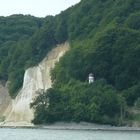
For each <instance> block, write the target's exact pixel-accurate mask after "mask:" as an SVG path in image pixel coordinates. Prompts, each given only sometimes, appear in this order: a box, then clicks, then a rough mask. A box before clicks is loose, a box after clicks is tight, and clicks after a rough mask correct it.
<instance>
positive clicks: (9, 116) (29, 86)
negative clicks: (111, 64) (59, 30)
mask: <svg viewBox="0 0 140 140" xmlns="http://www.w3.org/2000/svg"><path fill="white" fill-rule="evenodd" d="M68 49H69V43H67V42H66V43H64V44H61V45H58V46H57V47H56V48H54V49H52V50H51V51H50V52H49V53H48V55H47V57H46V58H45V59H44V60H43V61H42V62H41V63H39V64H38V66H35V67H32V68H29V69H27V70H26V72H25V74H24V81H23V86H22V89H21V90H20V91H19V94H18V95H17V97H16V98H15V99H14V100H12V102H9V106H8V107H7V109H6V111H5V112H4V114H3V115H4V116H5V117H6V118H5V122H4V125H24V126H25V125H31V120H32V119H33V110H31V109H30V103H31V102H32V100H33V99H34V98H35V96H37V91H39V90H46V89H48V88H50V87H51V85H52V81H51V77H50V70H51V69H52V68H53V67H54V66H55V63H56V62H57V61H59V58H60V57H61V56H63V54H64V53H65V52H66V51H67V50H68Z"/></svg>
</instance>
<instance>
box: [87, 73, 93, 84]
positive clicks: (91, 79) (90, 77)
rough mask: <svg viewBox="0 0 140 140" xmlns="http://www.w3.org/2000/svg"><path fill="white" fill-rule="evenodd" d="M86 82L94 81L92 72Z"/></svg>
mask: <svg viewBox="0 0 140 140" xmlns="http://www.w3.org/2000/svg"><path fill="white" fill-rule="evenodd" d="M88 82H89V84H91V83H93V82H94V75H93V73H90V74H89V76H88Z"/></svg>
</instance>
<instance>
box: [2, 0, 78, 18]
mask: <svg viewBox="0 0 140 140" xmlns="http://www.w3.org/2000/svg"><path fill="white" fill-rule="evenodd" d="M79 1H80V0H0V16H9V15H12V14H30V15H34V16H37V17H45V16H47V15H55V14H58V13H60V11H63V10H65V9H67V8H68V7H70V6H71V5H74V4H76V3H78V2H79Z"/></svg>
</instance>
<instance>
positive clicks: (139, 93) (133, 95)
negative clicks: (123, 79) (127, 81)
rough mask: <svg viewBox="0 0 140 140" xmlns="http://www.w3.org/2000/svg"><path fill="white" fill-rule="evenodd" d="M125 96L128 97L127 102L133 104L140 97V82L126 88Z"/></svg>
mask: <svg viewBox="0 0 140 140" xmlns="http://www.w3.org/2000/svg"><path fill="white" fill-rule="evenodd" d="M124 97H125V98H126V101H127V104H128V105H129V106H133V105H134V103H135V101H136V100H137V99H138V98H140V83H138V84H137V85H134V86H132V87H130V88H128V89H127V90H125V91H124Z"/></svg>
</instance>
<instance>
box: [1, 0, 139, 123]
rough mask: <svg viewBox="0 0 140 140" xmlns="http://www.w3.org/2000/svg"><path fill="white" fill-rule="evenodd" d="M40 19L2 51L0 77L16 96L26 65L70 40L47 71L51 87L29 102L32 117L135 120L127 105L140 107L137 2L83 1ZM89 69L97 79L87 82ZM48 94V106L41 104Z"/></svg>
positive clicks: (39, 120)
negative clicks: (64, 51)
mask: <svg viewBox="0 0 140 140" xmlns="http://www.w3.org/2000/svg"><path fill="white" fill-rule="evenodd" d="M43 21H45V22H44V24H43ZM39 23H40V24H37V25H38V26H35V27H34V28H35V30H32V33H29V34H28V36H29V37H27V38H28V39H27V38H26V36H27V33H25V34H24V32H23V31H21V32H22V34H21V38H19V40H18V42H17V41H16V43H12V44H10V47H8V51H6V53H5V55H4V56H3V57H1V56H2V55H3V54H4V53H2V55H0V57H1V59H0V78H1V79H2V80H5V81H7V80H9V81H10V86H9V90H10V94H11V96H12V97H15V96H16V94H17V91H18V90H19V89H20V88H21V86H22V82H23V73H24V71H25V69H27V68H28V67H31V66H34V65H37V64H38V63H39V62H40V61H41V60H42V59H43V58H44V57H45V56H46V54H47V52H48V51H49V50H50V49H51V48H52V47H54V46H56V44H60V43H64V42H65V41H69V43H70V45H71V49H70V51H68V52H67V53H66V54H65V56H64V57H63V58H61V59H60V62H59V63H57V64H56V67H55V68H54V69H53V70H52V72H51V76H52V81H53V86H52V88H51V89H49V90H48V91H46V92H44V94H41V95H40V96H39V97H38V98H37V99H36V100H35V101H34V103H32V105H31V106H32V107H33V108H34V109H35V110H36V111H35V118H34V120H33V122H34V123H37V124H38V123H47V122H55V121H77V122H79V121H87V122H97V123H110V124H114V125H123V124H126V123H128V121H130V120H133V119H135V118H134V116H133V115H132V113H131V112H129V111H128V108H129V107H136V108H138V109H139V101H140V67H139V66H140V1H139V0H123V1H122V0H81V2H80V3H79V4H77V5H75V6H73V7H71V8H69V9H67V10H66V11H63V12H61V14H59V15H56V16H55V17H52V16H48V17H46V18H45V19H41V21H40V22H39ZM31 24H32V23H31ZM42 24H43V25H42ZM40 27H41V28H40ZM5 28H7V27H5ZM14 28H15V27H14ZM25 28H27V27H25ZM18 31H19V30H18ZM17 33H18V32H17ZM12 36H14V35H11V37H12ZM5 38H6V40H7V37H6V36H5ZM24 38H25V40H26V41H25V40H24ZM7 41H9V40H7ZM10 41H15V40H10ZM3 42H4V43H5V41H3ZM3 42H2V44H3ZM6 46H7V45H6ZM1 48H4V50H5V49H6V48H7V47H5V46H4V47H0V49H1ZM9 48H10V49H9ZM13 48H14V49H13ZM15 48H16V49H15ZM0 52H4V51H3V50H2V51H0ZM7 54H8V57H5V56H7ZM7 67H8V68H7ZM91 72H92V73H94V75H95V82H94V83H93V84H88V80H87V78H88V74H89V73H91ZM48 99H49V104H50V105H49V106H47V105H46V104H43V103H44V101H46V100H48ZM46 108H47V109H46ZM137 115H138V116H139V114H137ZM137 118H138V122H139V121H140V120H139V117H137Z"/></svg>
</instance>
